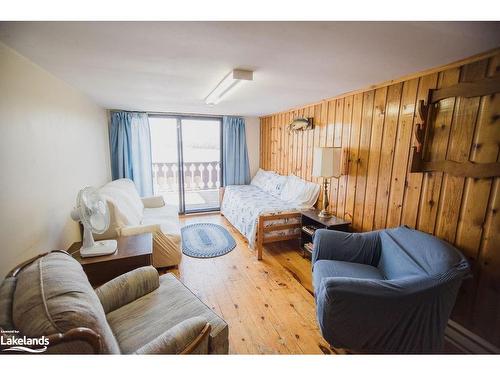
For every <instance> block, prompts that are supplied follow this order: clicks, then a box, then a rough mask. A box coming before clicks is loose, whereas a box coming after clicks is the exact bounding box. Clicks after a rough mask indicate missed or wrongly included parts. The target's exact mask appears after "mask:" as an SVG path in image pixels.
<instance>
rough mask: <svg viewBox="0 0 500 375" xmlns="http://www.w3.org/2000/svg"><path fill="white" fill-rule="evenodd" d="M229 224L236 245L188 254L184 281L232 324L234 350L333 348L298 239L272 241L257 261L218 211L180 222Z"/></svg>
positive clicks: (308, 351) (180, 273) (183, 267)
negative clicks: (199, 255) (205, 254)
mask: <svg viewBox="0 0 500 375" xmlns="http://www.w3.org/2000/svg"><path fill="white" fill-rule="evenodd" d="M195 222H212V223H217V224H221V225H223V226H225V227H226V228H227V229H228V230H229V231H230V233H231V234H232V235H233V237H234V238H235V240H236V243H237V246H236V248H235V249H234V250H233V251H231V252H230V253H229V254H226V255H224V256H221V257H217V258H210V259H195V258H190V257H187V256H183V259H182V262H181V264H180V266H179V269H178V270H173V271H170V272H174V273H175V274H176V275H177V276H178V277H179V278H180V279H181V280H182V282H183V283H184V284H185V285H186V286H187V287H188V288H190V289H191V290H192V291H193V292H194V293H195V294H196V295H197V296H198V297H199V298H200V299H201V300H202V301H203V302H205V303H206V304H207V305H208V306H210V307H211V308H212V309H213V310H214V311H215V312H217V314H219V315H220V316H221V317H222V318H223V319H224V320H225V321H226V322H227V323H228V324H229V348H230V349H229V351H230V353H231V354H281V353H283V354H322V353H331V351H330V349H329V345H328V343H326V341H325V340H323V338H322V337H321V334H320V332H319V328H318V326H317V323H316V317H315V308H314V298H313V295H312V282H311V263H310V261H309V260H308V259H304V258H302V256H301V255H300V252H299V251H297V246H298V245H297V243H296V242H284V243H276V244H270V245H267V246H266V247H265V249H264V253H263V260H262V261H258V260H257V259H256V254H255V251H254V250H251V249H249V248H248V246H247V243H246V242H245V240H244V238H243V236H241V234H240V233H239V232H238V231H237V230H236V229H234V228H233V227H232V226H231V225H230V224H229V222H228V221H227V220H226V219H225V218H224V217H222V216H221V215H219V214H218V213H217V214H205V215H196V216H183V217H181V224H182V225H186V224H191V223H195Z"/></svg>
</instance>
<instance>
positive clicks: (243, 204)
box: [221, 169, 320, 260]
mask: <svg viewBox="0 0 500 375" xmlns="http://www.w3.org/2000/svg"><path fill="white" fill-rule="evenodd" d="M319 191H320V187H319V185H318V184H315V183H312V182H308V181H305V180H302V179H300V178H298V177H296V176H293V175H292V176H281V175H279V174H276V173H274V172H269V171H264V170H262V169H260V170H259V171H258V172H257V174H256V175H255V177H254V178H253V180H252V182H251V183H250V185H230V186H226V187H225V188H224V189H223V192H222V199H221V201H222V204H221V214H222V215H224V216H225V217H226V219H227V220H228V221H229V222H230V223H231V224H232V225H233V226H234V227H235V228H236V229H237V230H238V231H239V232H240V233H241V234H242V235H243V236H244V237H245V238H246V239H247V241H248V245H249V247H250V248H251V249H255V248H256V250H257V259H259V260H260V259H262V246H263V245H264V244H266V243H271V242H277V241H286V240H292V239H298V238H300V231H301V214H300V211H301V210H304V209H309V208H311V207H313V206H314V204H315V203H316V200H317V199H318V195H319Z"/></svg>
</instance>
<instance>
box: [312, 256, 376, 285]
mask: <svg viewBox="0 0 500 375" xmlns="http://www.w3.org/2000/svg"><path fill="white" fill-rule="evenodd" d="M338 277H349V278H356V279H373V280H383V279H384V277H383V276H382V274H381V273H380V271H379V270H378V269H377V267H373V266H370V265H367V264H361V263H351V262H343V261H340V260H318V261H317V262H316V263H315V264H314V274H313V283H314V286H315V288H319V287H320V285H321V283H322V281H323V280H324V279H330V278H331V279H332V280H328V281H329V282H330V283H333V284H334V283H335V278H338Z"/></svg>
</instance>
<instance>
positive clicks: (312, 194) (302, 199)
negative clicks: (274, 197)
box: [279, 175, 320, 209]
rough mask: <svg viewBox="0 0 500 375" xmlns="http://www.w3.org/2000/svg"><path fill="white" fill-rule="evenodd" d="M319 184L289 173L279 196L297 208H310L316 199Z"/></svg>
mask: <svg viewBox="0 0 500 375" xmlns="http://www.w3.org/2000/svg"><path fill="white" fill-rule="evenodd" d="M319 192H320V186H319V185H318V184H315V183H313V182H309V181H306V180H303V179H301V178H299V177H297V176H294V175H290V176H288V178H287V182H286V184H285V185H284V186H283V188H282V190H281V194H280V196H279V198H280V199H281V200H283V201H285V202H289V203H293V204H294V205H296V206H297V208H303V209H307V208H312V207H313V206H314V204H315V203H316V201H317V200H318V196H319Z"/></svg>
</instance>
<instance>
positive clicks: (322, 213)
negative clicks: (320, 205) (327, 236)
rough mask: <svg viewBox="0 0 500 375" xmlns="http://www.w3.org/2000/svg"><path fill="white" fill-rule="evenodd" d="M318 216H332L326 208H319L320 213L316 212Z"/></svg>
mask: <svg viewBox="0 0 500 375" xmlns="http://www.w3.org/2000/svg"><path fill="white" fill-rule="evenodd" d="M318 216H319V217H332V214H331V213H329V212H328V211H327V210H324V209H323V210H321V211H320V213H319V214H318Z"/></svg>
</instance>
